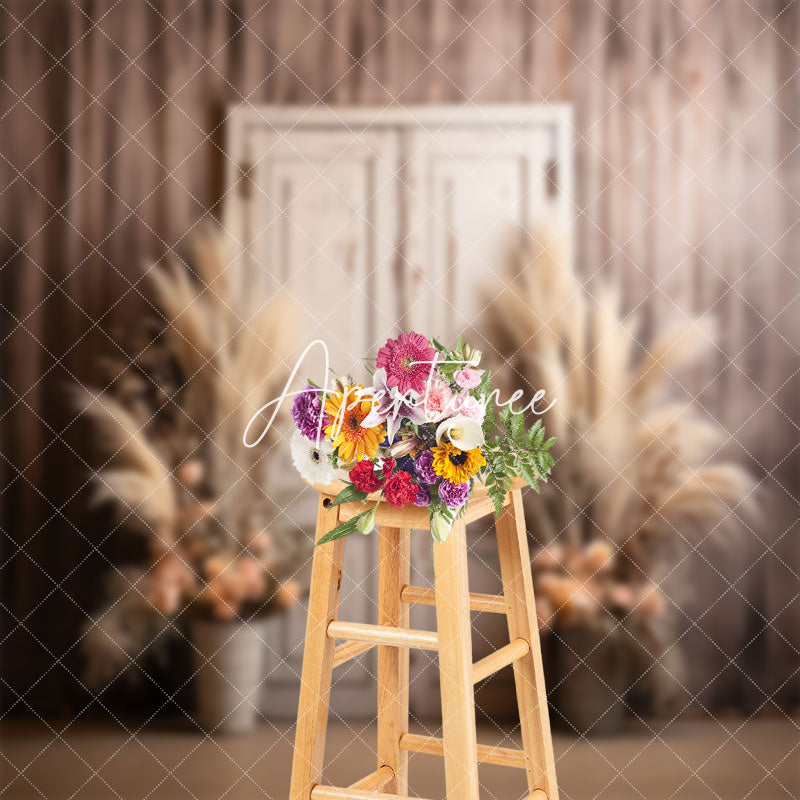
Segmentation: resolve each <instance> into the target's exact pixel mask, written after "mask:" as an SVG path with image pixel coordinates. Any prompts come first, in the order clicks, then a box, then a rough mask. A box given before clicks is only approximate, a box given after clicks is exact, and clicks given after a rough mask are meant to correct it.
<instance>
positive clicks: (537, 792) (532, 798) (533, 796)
mask: <svg viewBox="0 0 800 800" xmlns="http://www.w3.org/2000/svg"><path fill="white" fill-rule="evenodd" d="M525 800H547V792H543V791H542V790H541V789H534V790H533V791H532V792H531V793H530V794H529V795H528V796H527V797H526V798H525Z"/></svg>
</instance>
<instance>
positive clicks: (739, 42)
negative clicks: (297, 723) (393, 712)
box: [0, 0, 800, 800]
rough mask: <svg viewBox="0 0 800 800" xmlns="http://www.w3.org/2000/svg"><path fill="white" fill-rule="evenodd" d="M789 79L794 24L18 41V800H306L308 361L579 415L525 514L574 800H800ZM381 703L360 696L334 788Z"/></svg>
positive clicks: (118, 25)
mask: <svg viewBox="0 0 800 800" xmlns="http://www.w3.org/2000/svg"><path fill="white" fill-rule="evenodd" d="M798 47H800V6H798V4H797V3H796V2H793V1H792V0H787V1H786V2H784V1H783V0H781V1H780V2H777V1H776V2H748V0H741V2H740V0H730V1H729V2H728V1H726V2H719V0H717V1H716V2H713V1H711V0H709V1H708V2H706V0H702V2H689V0H675V2H672V0H670V2H657V0H638V1H636V0H630V2H629V1H628V0H608V1H607V2H606V1H605V0H603V1H601V0H597V1H595V0H567V2H562V0H558V2H556V1H554V0H494V1H493V2H473V1H472V0H448V2H442V3H439V2H429V0H418V1H417V2H413V3H412V2H404V1H401V0H391V1H390V2H367V0H342V1H341V2H335V0H330V1H329V0H319V2H316V1H315V0H312V1H311V2H305V3H304V2H297V0H272V1H271V2H262V1H261V0H238V2H222V1H221V0H190V2H185V3H184V2H172V0H168V1H167V2H163V1H162V2H158V0H152V1H151V0H142V1H141V2H139V0H135V1H133V2H119V0H117V2H113V0H94V1H92V0H72V1H71V2H67V0H43V1H42V2H33V0H30V1H29V0H4V2H2V3H1V4H0V155H2V158H1V159H0V185H1V186H2V190H1V191H0V262H2V266H0V303H1V304H2V306H1V307H2V330H1V331H0V359H2V386H0V392H1V393H2V413H0V436H1V437H2V448H0V449H1V452H2V460H0V472H1V473H2V492H1V493H0V525H1V526H2V527H1V533H2V536H0V576H1V577H0V581H1V586H0V599H1V601H2V613H0V619H2V629H1V630H0V637H1V643H0V648H1V649H0V703H1V705H2V708H1V709H0V711H1V712H2V722H1V723H0V736H2V747H0V795H4V796H6V797H9V798H27V797H47V798H51V797H52V798H61V797H64V798H68V797H69V798H72V797H108V796H111V795H114V796H116V797H122V798H126V800H127V798H131V797H141V798H144V797H151V796H152V797H159V798H162V797H169V798H183V797H193V798H195V799H196V800H205V798H212V797H222V796H224V797H232V798H238V797H244V796H247V797H252V796H256V797H259V796H265V797H268V798H273V797H274V798H278V797H285V796H286V793H287V787H288V780H289V770H290V761H291V751H292V741H293V732H294V731H293V724H292V718H293V715H294V714H295V711H296V702H297V687H298V681H299V671H300V664H301V659H302V648H303V637H304V621H305V606H306V592H307V587H308V579H309V564H310V554H311V541H312V534H313V524H314V514H315V502H316V501H315V497H314V496H313V492H312V491H311V490H310V489H307V488H305V486H304V485H303V484H302V482H301V481H300V479H299V477H298V476H296V475H295V473H294V470H293V469H292V468H291V462H290V457H289V450H288V434H287V431H288V430H289V428H288V426H287V425H286V424H285V420H283V421H282V422H281V421H279V424H278V425H277V426H276V427H275V430H274V432H273V435H272V436H271V437H270V438H269V439H268V440H267V441H266V442H264V443H262V445H260V446H259V447H258V448H255V449H253V450H248V449H246V448H244V447H243V446H242V444H241V434H242V431H243V430H244V427H245V425H246V423H247V421H248V419H249V418H250V417H251V415H252V414H253V413H254V412H255V410H256V409H258V408H259V407H260V406H261V405H262V404H264V403H265V402H267V401H268V400H269V399H271V398H273V397H276V396H277V395H278V394H279V393H280V392H281V390H282V388H283V386H284V383H285V382H286V380H287V378H288V376H289V373H290V372H291V369H292V367H293V366H294V364H295V362H296V360H297V358H298V356H299V355H300V354H301V353H302V351H303V350H304V348H305V346H306V345H307V344H308V342H310V341H311V340H313V339H317V338H321V339H324V340H325V341H326V342H327V343H328V346H329V348H330V350H331V359H332V365H333V367H334V369H335V370H337V371H338V372H351V373H352V374H353V375H354V376H355V377H356V378H358V379H364V377H365V373H364V372H363V367H362V366H361V359H362V358H363V357H364V356H366V355H369V354H371V353H374V351H375V350H376V349H377V348H378V347H379V346H380V345H381V344H383V342H384V341H385V339H386V337H387V336H389V335H392V334H395V333H396V332H397V331H398V330H402V329H409V328H414V329H415V330H418V331H421V332H424V333H425V334H427V335H435V336H438V337H440V338H442V339H443V340H445V341H447V340H450V339H453V340H454V339H455V337H456V335H458V334H459V333H461V334H462V335H463V336H464V339H465V340H466V341H468V342H470V343H471V345H472V346H473V347H476V348H478V349H480V350H481V351H482V352H483V359H484V360H483V364H482V365H483V366H487V367H491V368H492V369H493V370H496V371H497V374H498V377H499V379H500V381H501V383H502V385H503V387H504V391H505V392H507V393H508V394H510V393H511V392H512V391H514V390H515V389H521V390H523V392H524V393H525V395H526V397H529V396H531V395H532V394H533V392H534V391H535V389H538V388H544V389H545V390H546V391H547V394H548V396H549V397H551V398H556V399H557V402H556V405H555V406H554V407H553V409H552V410H551V411H550V412H548V414H547V415H546V420H545V421H546V424H547V426H548V429H550V430H552V432H553V433H554V434H555V435H557V436H558V437H559V442H558V444H557V445H556V448H555V450H554V454H555V455H556V459H557V462H556V467H555V469H554V471H553V479H552V481H551V483H550V484H549V485H548V486H547V487H546V491H545V492H544V493H543V495H542V496H541V497H538V496H534V495H533V493H532V492H531V493H530V496H528V495H526V497H525V501H526V510H527V521H528V528H529V536H530V543H531V552H532V556H533V560H532V565H531V568H532V570H533V573H534V581H535V587H536V593H537V611H538V614H539V623H540V628H541V631H542V641H543V645H544V648H545V658H546V668H547V677H548V695H549V699H550V703H551V719H552V721H553V724H554V727H555V728H556V729H557V734H556V755H557V768H558V774H559V783H560V785H561V792H562V796H563V797H565V798H580V797H601V796H602V797H615V798H617V797H623V798H626V797H646V798H651V797H652V798H656V797H664V798H674V797H678V798H689V797H692V798H695V797H696V798H705V797H709V796H712V797H716V798H726V800H727V798H731V797H741V798H745V797H749V796H750V794H754V793H756V792H757V793H758V795H759V796H760V797H769V798H772V797H775V798H784V797H795V796H797V795H798V793H800V775H799V774H798V773H799V772H800V770H799V769H798V761H799V759H798V747H800V736H798V714H797V709H798V701H799V700H800V679H799V678H798V670H800V651H799V649H798V648H800V601H798V593H799V592H800V581H799V580H798V577H799V576H798V571H799V570H800V547H799V546H798V530H799V528H800V526H799V525H798V520H799V519H800V514H798V504H799V503H800V500H798V486H799V485H800V451H799V450H798V446H799V445H800V438H799V437H798V424H799V423H800V401H799V400H798V397H799V396H800V392H798V388H799V382H800V378H798V371H800V363H798V346H799V345H800V336H798V331H799V329H800V313H798V311H799V309H798V303H797V298H798V292H799V291H800V282H799V281H798V274H797V269H798V267H797V254H798V252H800V228H798V196H799V195H800V151H799V150H798V148H800V136H798V131H799V130H800V128H798V125H800V77H799V76H798V73H800V62H799V61H798ZM305 374H308V375H309V376H311V377H316V376H319V375H320V374H321V373H320V362H319V361H318V360H317V361H309V362H308V364H307V368H305V369H303V370H301V377H302V376H304V375H305ZM320 379H321V378H320ZM302 385H303V382H301V381H300V379H298V381H297V385H296V386H295V387H294V388H295V389H299V388H301V387H302ZM472 527H474V530H473V529H470V531H469V536H470V553H471V559H472V560H471V565H470V569H471V582H472V587H473V589H474V590H475V591H488V592H493V591H497V590H498V588H499V583H500V581H499V577H498V576H499V568H498V564H497V554H496V548H495V542H494V539H493V536H492V535H491V531H490V530H487V529H486V528H480V526H479V525H475V526H471V528H472ZM357 539H358V541H355V540H353V541H352V542H350V543H349V549H348V554H347V562H346V573H347V576H346V579H345V582H344V583H343V598H344V601H343V605H342V612H341V615H342V617H343V618H347V619H352V620H358V621H374V616H375V611H376V610H375V603H374V598H375V592H376V574H375V564H376V559H377V555H376V553H377V548H376V542H375V540H374V539H375V537H370V538H362V537H357ZM429 546H430V545H429V542H428V540H427V537H426V536H425V535H424V534H420V535H419V536H418V537H417V538H416V539H415V541H414V559H415V561H414V571H415V582H416V583H421V584H422V583H425V582H426V581H428V582H429V581H430V580H431V575H430V571H431V560H430V552H429ZM431 613H432V612H431V610H430V609H428V610H427V611H426V610H425V609H419V610H416V609H415V610H414V612H413V620H412V621H413V623H414V624H415V626H417V627H422V626H427V627H432V626H433V625H434V624H435V619H434V617H433V616H432V615H431ZM417 615H418V616H417ZM500 622H501V620H499V619H497V618H493V617H492V616H491V615H489V614H483V615H481V614H479V615H476V616H475V618H474V620H473V624H474V630H475V636H474V650H475V655H476V658H477V657H480V656H481V655H485V654H486V652H488V651H489V650H490V649H492V648H494V647H497V646H498V645H501V644H503V642H504V638H503V637H504V636H507V634H505V633H504V631H503V627H504V623H503V625H501V624H500ZM436 672H437V671H436V662H435V660H432V659H431V658H429V657H428V656H426V655H425V654H414V661H413V662H412V684H411V707H412V727H414V728H415V729H419V730H423V731H427V732H430V733H431V734H433V735H436V733H437V731H438V729H439V724H440V722H439V720H438V717H439V706H438V685H437V677H436ZM506 672H507V670H506V671H503V672H501V673H498V675H497V676H495V677H494V678H492V679H490V680H488V681H485V682H483V683H482V684H479V685H478V687H477V694H476V699H477V703H478V706H479V722H480V723H481V732H480V733H479V738H481V740H482V741H487V742H488V741H492V742H500V743H503V742H508V741H514V740H515V739H516V736H517V722H516V720H515V718H514V713H515V711H514V696H513V688H512V683H511V682H510V681H509V676H508V675H506V674H505V673H506ZM374 674H375V673H374V654H366V655H364V656H361V657H360V658H359V659H357V660H356V661H354V662H351V663H350V664H349V665H348V666H347V667H345V668H344V669H343V670H341V671H340V672H339V673H337V676H336V683H335V686H334V691H333V698H332V702H333V712H334V713H333V715H332V720H331V729H330V732H329V750H328V762H329V763H328V765H327V769H328V774H329V777H330V779H331V781H332V782H336V783H339V784H340V785H343V784H345V783H347V782H349V781H352V780H355V779H357V778H358V777H360V776H361V774H362V773H363V772H364V771H365V770H364V769H363V765H364V764H365V763H370V762H371V760H372V759H373V758H374V755H373V753H374V727H373V726H372V725H371V722H372V719H373V716H374V714H375V695H374V691H373V681H374ZM508 772H509V771H508V770H503V769H502V768H498V767H487V768H485V770H482V772H481V779H482V782H483V784H484V788H485V790H486V796H491V797H500V798H505V797H520V796H522V795H523V794H524V786H523V782H522V779H521V777H520V776H518V775H516V774H512V775H511V776H509V775H508ZM411 777H412V787H413V788H414V790H415V792H417V793H419V794H420V795H421V796H424V797H439V796H441V795H442V792H443V789H442V785H443V784H442V775H441V764H440V763H438V762H437V760H436V759H435V758H434V757H430V756H425V755H415V756H413V758H412V763H411Z"/></svg>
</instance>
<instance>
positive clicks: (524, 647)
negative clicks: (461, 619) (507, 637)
mask: <svg viewBox="0 0 800 800" xmlns="http://www.w3.org/2000/svg"><path fill="white" fill-rule="evenodd" d="M530 651H531V647H530V645H529V644H528V643H527V641H525V639H514V641H513V642H509V643H508V644H507V645H505V647H501V648H500V649H499V650H495V651H494V653H490V654H489V655H488V656H486V658H482V659H481V660H480V661H476V662H475V663H474V664H473V665H472V682H473V683H478V681H482V680H483V679H484V678H488V677H489V676H490V675H494V673H495V672H498V671H499V670H501V669H503V667H507V666H508V665H509V664H513V663H514V662H515V661H519V659H520V658H524V657H525V656H526V655H528V653H530Z"/></svg>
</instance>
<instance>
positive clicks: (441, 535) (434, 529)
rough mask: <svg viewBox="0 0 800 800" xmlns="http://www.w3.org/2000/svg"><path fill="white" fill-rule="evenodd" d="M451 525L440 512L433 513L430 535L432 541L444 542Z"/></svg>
mask: <svg viewBox="0 0 800 800" xmlns="http://www.w3.org/2000/svg"><path fill="white" fill-rule="evenodd" d="M452 529H453V526H452V524H451V523H450V522H448V521H447V520H446V519H445V518H444V517H443V516H442V515H441V514H434V515H433V517H432V518H431V536H432V537H433V541H434V542H439V544H444V543H445V542H446V541H447V537H448V536H449V535H450V531H451V530H452Z"/></svg>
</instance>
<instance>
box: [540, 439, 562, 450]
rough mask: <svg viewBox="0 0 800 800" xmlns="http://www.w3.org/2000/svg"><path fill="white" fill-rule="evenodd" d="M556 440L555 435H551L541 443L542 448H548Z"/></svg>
mask: <svg viewBox="0 0 800 800" xmlns="http://www.w3.org/2000/svg"><path fill="white" fill-rule="evenodd" d="M557 441H558V440H557V439H556V437H555V436H551V437H550V438H549V439H548V440H547V441H546V442H545V443H544V444H543V445H542V449H543V450H549V449H550V448H551V447H552V446H553V445H554V444H555V443H556V442H557Z"/></svg>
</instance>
